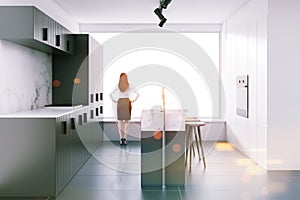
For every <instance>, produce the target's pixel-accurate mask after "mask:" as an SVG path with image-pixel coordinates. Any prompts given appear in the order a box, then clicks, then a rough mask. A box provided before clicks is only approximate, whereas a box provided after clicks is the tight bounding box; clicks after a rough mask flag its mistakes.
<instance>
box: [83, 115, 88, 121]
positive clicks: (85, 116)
mask: <svg viewBox="0 0 300 200" xmlns="http://www.w3.org/2000/svg"><path fill="white" fill-rule="evenodd" d="M83 122H84V123H87V113H83Z"/></svg>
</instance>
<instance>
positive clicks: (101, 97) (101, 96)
mask: <svg viewBox="0 0 300 200" xmlns="http://www.w3.org/2000/svg"><path fill="white" fill-rule="evenodd" d="M102 100H103V93H102V92H101V93H100V101H102Z"/></svg>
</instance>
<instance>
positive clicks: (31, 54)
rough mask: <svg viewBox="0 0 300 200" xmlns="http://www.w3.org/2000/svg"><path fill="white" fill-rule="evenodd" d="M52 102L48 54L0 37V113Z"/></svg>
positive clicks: (29, 108) (38, 106)
mask: <svg viewBox="0 0 300 200" xmlns="http://www.w3.org/2000/svg"><path fill="white" fill-rule="evenodd" d="M51 103H52V56H51V55H48V54H46V53H42V52H39V51H36V50H32V49H29V48H26V47H23V46H20V45H17V44H14V43H11V42H8V41H5V40H0V114H9V113H14V112H18V111H24V110H31V109H36V108H40V107H43V106H44V105H47V104H51Z"/></svg>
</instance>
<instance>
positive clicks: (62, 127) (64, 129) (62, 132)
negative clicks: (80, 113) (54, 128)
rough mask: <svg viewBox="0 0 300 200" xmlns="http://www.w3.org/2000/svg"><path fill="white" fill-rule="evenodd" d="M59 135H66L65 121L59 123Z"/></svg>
mask: <svg viewBox="0 0 300 200" xmlns="http://www.w3.org/2000/svg"><path fill="white" fill-rule="evenodd" d="M61 134H63V135H66V134H67V122H66V121H63V122H61Z"/></svg>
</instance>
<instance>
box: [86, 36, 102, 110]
mask: <svg viewBox="0 0 300 200" xmlns="http://www.w3.org/2000/svg"><path fill="white" fill-rule="evenodd" d="M102 55H103V52H102V47H101V45H100V44H99V43H98V42H97V41H96V40H95V39H93V38H92V37H89V103H90V104H93V103H100V102H101V101H102V100H101V98H100V96H101V92H102V80H103V79H102V60H103V59H102Z"/></svg>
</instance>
